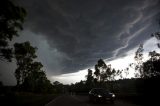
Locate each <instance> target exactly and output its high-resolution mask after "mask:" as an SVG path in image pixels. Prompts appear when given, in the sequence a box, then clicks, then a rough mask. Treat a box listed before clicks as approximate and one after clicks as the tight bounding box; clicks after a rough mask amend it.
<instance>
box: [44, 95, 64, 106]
mask: <svg viewBox="0 0 160 106" xmlns="http://www.w3.org/2000/svg"><path fill="white" fill-rule="evenodd" d="M61 97H62V96H58V97H56V98H55V99H53V100H51V101H50V102H49V103H47V104H46V105H45V106H50V104H52V103H54V102H55V101H57V100H58V99H59V98H61Z"/></svg>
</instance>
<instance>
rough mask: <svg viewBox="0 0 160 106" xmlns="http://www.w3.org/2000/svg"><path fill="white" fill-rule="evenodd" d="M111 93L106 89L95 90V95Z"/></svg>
mask: <svg viewBox="0 0 160 106" xmlns="http://www.w3.org/2000/svg"><path fill="white" fill-rule="evenodd" d="M108 92H109V91H108V90H106V89H95V93H108Z"/></svg>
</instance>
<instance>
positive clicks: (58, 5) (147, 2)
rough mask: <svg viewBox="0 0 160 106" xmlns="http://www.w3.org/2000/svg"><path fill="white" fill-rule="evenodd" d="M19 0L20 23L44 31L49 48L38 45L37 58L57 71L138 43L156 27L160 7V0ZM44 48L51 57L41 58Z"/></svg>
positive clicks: (116, 53)
mask: <svg viewBox="0 0 160 106" xmlns="http://www.w3.org/2000/svg"><path fill="white" fill-rule="evenodd" d="M20 2H21V4H22V5H23V6H24V7H25V8H26V9H27V11H28V17H27V21H26V23H25V28H26V29H28V30H30V31H31V32H33V33H35V34H37V35H39V34H40V35H41V36H44V38H45V40H46V41H47V43H48V44H49V46H50V49H49V50H50V51H44V50H43V51H42V49H41V48H40V47H38V48H39V49H40V51H42V52H43V53H42V52H41V53H39V54H40V58H41V60H42V61H43V62H44V61H45V62H44V63H45V64H46V65H45V66H46V67H47V69H49V70H50V72H51V71H53V72H54V73H59V74H60V73H69V72H75V71H78V70H80V69H85V68H88V67H90V66H93V65H94V64H95V63H96V61H97V60H98V59H99V58H103V59H107V58H111V57H114V58H116V57H118V56H120V55H122V54H123V53H124V52H126V51H127V50H130V49H132V48H133V47H135V46H137V45H138V44H139V43H141V42H143V41H145V40H146V39H148V38H149V37H150V36H149V34H151V33H152V32H154V31H156V30H157V25H156V24H158V23H156V22H155V21H156V19H157V16H158V15H159V13H160V11H159V0H121V1H120V0H43V1H42V0H21V1H20ZM138 31H139V33H137V32H138ZM42 46H43V45H41V47H42ZM44 47H45V46H44ZM54 50H56V51H54ZM51 51H52V52H51ZM47 53H49V55H50V57H47V56H45V57H46V58H45V59H42V58H43V56H42V55H45V54H47ZM52 53H53V55H52ZM56 56H58V57H57V58H55V57H56ZM52 58H53V60H52ZM53 61H54V62H53Z"/></svg>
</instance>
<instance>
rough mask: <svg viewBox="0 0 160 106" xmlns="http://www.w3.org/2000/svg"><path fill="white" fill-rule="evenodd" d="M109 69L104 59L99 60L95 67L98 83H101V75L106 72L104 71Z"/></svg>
mask: <svg viewBox="0 0 160 106" xmlns="http://www.w3.org/2000/svg"><path fill="white" fill-rule="evenodd" d="M106 68H107V65H106V64H105V62H104V61H103V60H102V59H99V60H98V62H97V64H96V65H95V72H94V74H95V76H96V77H97V81H101V80H102V79H101V78H102V77H101V73H103V72H104V70H105V69H106Z"/></svg>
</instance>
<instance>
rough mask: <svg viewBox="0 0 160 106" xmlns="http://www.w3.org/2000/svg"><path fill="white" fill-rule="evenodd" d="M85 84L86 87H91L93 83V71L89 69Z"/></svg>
mask: <svg viewBox="0 0 160 106" xmlns="http://www.w3.org/2000/svg"><path fill="white" fill-rule="evenodd" d="M86 78H87V80H86V85H87V87H88V89H91V88H92V87H93V85H94V79H93V73H92V70H91V69H88V74H87V75H86Z"/></svg>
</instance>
